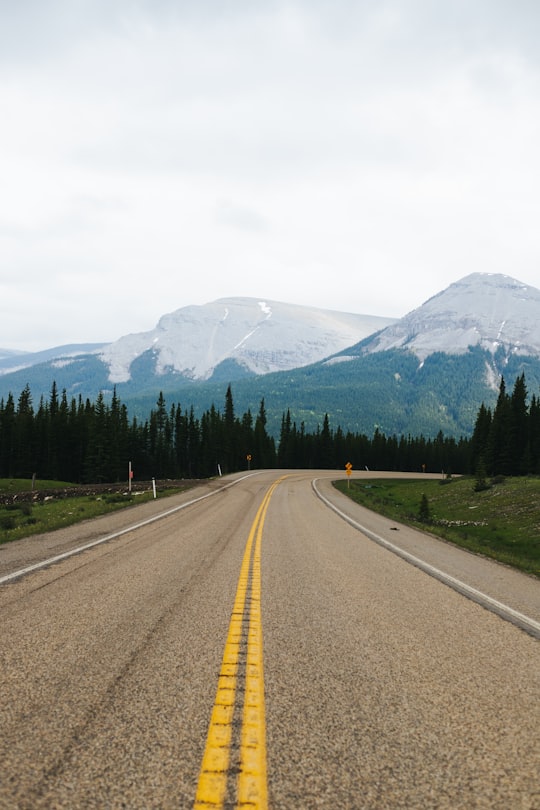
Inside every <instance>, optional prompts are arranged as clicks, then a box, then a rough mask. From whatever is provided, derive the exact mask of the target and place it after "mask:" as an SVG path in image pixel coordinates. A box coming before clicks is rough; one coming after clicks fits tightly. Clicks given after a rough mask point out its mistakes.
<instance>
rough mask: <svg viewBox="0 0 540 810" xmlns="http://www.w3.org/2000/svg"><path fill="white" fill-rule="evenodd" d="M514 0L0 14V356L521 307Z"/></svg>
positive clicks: (522, 7)
mask: <svg viewBox="0 0 540 810" xmlns="http://www.w3.org/2000/svg"><path fill="white" fill-rule="evenodd" d="M539 31H540V3H538V0H452V2H445V3H443V2H440V0H378V1H377V2H373V0H297V2H287V0H265V2H261V1H260V0H230V1H227V0H112V2H111V0H17V2H16V3H8V2H7V0H1V2H0V110H1V124H0V347H2V348H5V349H14V350H25V351H37V350H39V349H45V348H51V347H55V346H60V345H64V344H69V343H89V342H110V341H114V340H116V339H118V338H119V337H121V336H122V335H125V334H130V333H136V332H142V331H147V330H150V329H153V328H154V327H155V325H156V324H157V322H158V320H159V318H160V317H161V316H162V315H164V314H166V313H169V312H173V311H174V310H177V309H180V308H181V307H185V306H189V305H192V304H204V303H208V302H210V301H214V300H216V299H218V298H223V297H229V296H250V297H256V298H259V299H260V300H274V301H284V302H287V303H295V304H301V305H305V306H312V307H321V308H324V309H334V310H341V311H344V312H354V313H358V314H370V315H382V316H386V317H396V318H399V317H401V316H403V315H405V314H406V313H407V312H409V311H410V310H412V309H414V308H416V307H417V306H420V305H421V304H422V303H423V302H424V301H425V300H427V299H428V298H430V297H431V296H432V295H435V294H436V293H438V292H440V291H441V290H443V289H445V288H446V287H447V286H448V285H449V284H451V283H453V282H455V281H458V280H459V279H461V278H463V277H464V276H466V275H468V274H469V273H473V272H486V273H504V274H506V275H509V276H512V277H513V278H516V279H518V280H520V281H523V282H524V283H525V284H530V285H532V286H536V287H540V240H539V239H538V234H539V223H540V192H539V182H540V148H539V144H540V49H539V48H538V32H539Z"/></svg>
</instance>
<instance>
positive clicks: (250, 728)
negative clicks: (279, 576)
mask: <svg viewBox="0 0 540 810" xmlns="http://www.w3.org/2000/svg"><path fill="white" fill-rule="evenodd" d="M282 480H283V478H279V479H278V480H277V481H274V483H273V484H272V486H271V487H270V488H269V490H268V492H267V493H266V495H265V496H264V498H263V500H262V503H261V505H260V507H259V509H258V510H257V514H256V516H255V520H254V521H253V524H252V526H251V529H250V532H249V535H248V539H247V542H246V547H245V550H244V556H243V559H242V565H241V568H240V576H239V579H238V586H237V590H236V596H235V600H234V605H233V609H232V614H231V621H230V625H229V631H228V634H227V641H226V643H225V650H224V653H223V659H222V663H221V670H220V673H219V678H218V686H217V691H216V699H215V702H214V707H213V709H212V714H211V717H210V725H209V728H208V735H207V740H206V748H205V751H204V755H203V759H202V764H201V770H200V775H199V783H198V787H197V794H196V797H195V804H194V810H220V808H223V806H224V802H225V800H226V799H227V790H228V788H229V786H230V780H229V777H230V775H231V773H230V771H231V765H232V764H233V763H231V748H232V744H233V718H234V714H235V706H236V702H237V697H238V696H239V694H240V690H239V689H238V688H237V687H238V678H239V676H240V675H241V674H242V673H241V672H240V671H239V670H240V655H241V651H242V644H243V626H244V621H245V615H244V614H245V612H246V610H247V612H248V613H249V626H248V633H247V655H246V667H245V692H244V704H243V708H242V729H241V733H240V741H239V745H240V756H239V773H238V779H237V785H236V808H237V810H238V809H239V808H248V807H249V808H253V810H265V809H266V807H267V804H268V794H267V780H266V723H265V707H264V673H263V638H262V622H261V545H262V534H263V527H264V521H265V518H266V512H267V511H268V506H269V503H270V499H271V497H272V495H273V493H274V490H275V489H276V487H277V486H278V485H279V484H280V482H281V481H282ZM252 552H253V553H252ZM250 579H251V589H250ZM248 595H250V599H249V600H248ZM248 602H249V603H248Z"/></svg>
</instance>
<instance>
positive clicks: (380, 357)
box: [0, 273, 540, 437]
mask: <svg viewBox="0 0 540 810" xmlns="http://www.w3.org/2000/svg"><path fill="white" fill-rule="evenodd" d="M539 325H540V291H539V290H537V289H536V288H534V287H530V286H527V285H524V284H522V283H521V282H519V281H516V280H515V279H512V278H509V277H508V276H505V275H498V274H486V273H474V274H472V275H469V276H467V277H465V278H463V279H461V280H460V281H457V282H456V283H454V284H451V285H450V286H449V287H448V288H447V289H445V290H443V291H442V292H440V293H439V294H438V295H436V296H434V297H433V298H431V299H429V300H427V301H426V302H425V303H424V304H422V305H421V306H420V307H418V308H417V309H415V310H413V311H412V312H410V313H408V314H407V315H405V316H404V317H403V318H401V319H400V320H399V321H391V319H384V318H374V317H371V318H370V317H369V316H363V315H356V316H355V315H351V314H343V313H336V312H327V311H324V310H313V309H309V308H305V307H296V306H293V305H289V304H279V303H276V302H269V301H266V302H260V301H258V300H257V299H246V298H240V299H238V298H230V299H222V300H220V301H216V302H214V303H212V304H208V305H205V306H203V307H186V308H184V309H180V310H178V311H177V312H174V313H172V314H171V315H165V316H163V318H161V320H160V321H159V323H158V325H157V326H156V328H155V329H154V330H151V331H150V332H146V333H142V334H139V335H127V336H126V337H124V338H121V339H120V340H119V341H116V342H115V343H112V344H108V345H106V346H104V347H102V348H100V349H99V350H97V351H95V352H91V353H88V354H83V355H77V356H72V357H69V358H64V359H61V358H58V357H57V358H56V359H54V360H53V361H49V362H47V363H40V364H38V365H36V366H32V367H31V368H26V369H25V370H24V371H19V372H16V373H10V374H4V375H3V376H0V397H5V396H6V395H7V392H8V391H11V392H13V393H14V395H15V396H17V394H18V393H19V392H20V391H22V389H23V388H24V386H25V385H26V383H28V384H29V385H30V389H31V391H32V396H33V400H34V402H36V401H37V400H38V398H39V396H40V395H44V396H45V397H47V396H48V394H49V393H50V390H51V385H52V381H53V380H55V381H56V384H57V387H58V390H60V391H61V390H62V389H64V388H65V389H66V392H67V394H68V396H70V397H71V396H77V395H79V394H81V395H82V396H83V397H90V398H95V397H96V396H97V394H98V393H99V391H103V392H104V393H106V394H107V392H111V391H112V387H113V385H115V386H116V389H117V393H118V396H119V397H120V399H121V401H122V402H123V403H125V404H126V405H127V407H128V410H129V413H130V415H132V416H133V415H135V416H137V417H138V418H143V419H145V418H146V417H147V416H148V414H149V412H150V410H151V409H152V408H155V406H156V400H157V397H158V394H159V392H160V391H162V392H163V394H164V396H165V397H166V401H167V402H168V403H169V404H172V402H175V403H180V404H181V406H182V408H183V409H184V410H186V409H188V408H189V407H190V406H191V405H193V407H194V409H195V413H196V414H200V413H202V412H203V411H205V410H206V409H208V408H209V407H210V406H211V405H212V404H215V405H216V407H218V408H222V406H223V403H224V400H225V392H226V388H227V385H228V384H229V383H231V382H232V384H233V395H234V403H235V412H236V413H237V414H238V415H240V414H242V413H245V412H246V411H247V410H248V409H249V410H250V411H251V413H253V414H254V413H256V412H257V411H258V409H259V405H260V401H261V399H263V398H264V400H265V407H266V412H267V417H268V430H269V431H270V432H271V433H272V434H273V435H275V436H277V437H278V436H279V431H280V424H281V419H282V416H283V414H284V412H286V411H287V409H288V410H289V411H290V415H291V419H292V421H294V422H296V424H297V426H298V427H299V428H300V426H301V425H302V424H304V426H305V428H306V429H307V430H315V429H316V428H317V425H322V424H323V420H324V417H325V414H328V416H329V418H330V424H331V427H332V428H334V429H336V428H337V427H338V426H340V427H341V428H342V429H343V431H344V432H347V431H348V430H350V431H352V432H355V433H365V434H366V435H368V436H371V435H373V432H374V431H375V430H376V429H378V430H380V431H381V432H383V433H385V434H386V435H392V434H396V435H401V434H405V435H407V434H411V435H416V436H418V435H420V434H423V435H424V436H426V437H428V436H435V435H437V433H438V432H439V431H440V430H442V431H443V432H444V434H445V435H454V436H456V437H459V436H461V435H469V434H470V433H471V431H472V429H473V426H474V421H475V418H476V415H477V413H478V409H479V407H480V404H481V403H482V402H485V403H486V405H487V406H492V405H494V403H495V401H496V397H497V392H498V387H499V384H500V378H501V375H504V377H505V379H506V381H507V386H508V387H509V386H511V385H513V383H514V381H515V378H516V377H517V376H518V375H520V374H521V373H522V372H524V373H525V376H526V382H527V388H528V390H529V392H530V393H531V394H533V393H534V394H536V395H537V396H538V395H539V394H540V327H539Z"/></svg>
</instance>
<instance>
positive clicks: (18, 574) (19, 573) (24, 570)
mask: <svg viewBox="0 0 540 810" xmlns="http://www.w3.org/2000/svg"><path fill="white" fill-rule="evenodd" d="M252 475H260V472H253V473H250V475H243V476H242V477H241V478H236V479H235V480H234V481H231V482H230V483H228V484H225V485H224V486H222V487H219V489H214V490H212V492H207V493H206V495H200V496H199V497H198V498H193V500H191V501H187V503H183V504H181V505H180V506H174V507H173V508H172V509H167V510H166V511H165V512H160V513H159V514H158V515H154V516H153V517H151V518H147V519H146V520H141V521H140V522H139V523H134V524H133V525H132V526H128V527H127V528H125V529H120V530H119V531H117V532H113V533H112V534H108V535H106V536H105V537H100V538H99V540H93V541H92V542H91V543H86V544H85V545H84V546H77V548H72V549H70V550H69V551H65V552H64V553H63V554H57V555H56V556H55V557H49V558H48V559H47V560H41V562H38V563H34V564H33V565H29V566H27V567H26V568H20V569H19V570H18V571H12V572H11V574H5V575H4V576H3V577H0V585H4V584H5V583H6V582H11V581H12V580H14V579H19V578H20V577H23V576H25V575H26V574H30V573H31V572H32V571H39V570H40V569H41V568H47V566H49V565H53V564H54V563H57V562H60V561H61V560H66V559H67V558H68V557H73V556H74V555H75V554H81V553H82V552H83V551H88V549H89V548H94V546H100V545H101V544H102V543H108V542H109V541H110V540H114V539H115V538H117V537H122V535H124V534H128V532H133V531H135V530H136V529H141V528H142V527H143V526H148V524H149V523H155V521H156V520H161V519H162V518H166V517H168V516H169V515H173V514H174V513H175V512H179V511H180V510H181V509H187V507H188V506H193V504H194V503H198V502H199V501H204V500H206V498H211V497H212V496H213V495H217V494H218V492H223V490H225V489H229V487H233V486H235V484H238V483H239V482H240V481H244V480H245V479H246V478H250V477H251V476H252Z"/></svg>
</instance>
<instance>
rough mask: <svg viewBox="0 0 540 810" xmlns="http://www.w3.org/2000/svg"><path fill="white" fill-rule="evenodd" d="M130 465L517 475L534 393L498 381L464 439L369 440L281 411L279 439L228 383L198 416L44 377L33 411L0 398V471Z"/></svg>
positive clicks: (538, 446) (530, 469) (537, 467)
mask: <svg viewBox="0 0 540 810" xmlns="http://www.w3.org/2000/svg"><path fill="white" fill-rule="evenodd" d="M130 462H131V465H132V469H133V471H134V475H135V477H136V478H137V479H139V480H149V479H150V478H159V479H166V478H169V479H178V478H207V477H211V476H213V475H216V474H219V473H223V474H225V473H230V472H236V471H239V470H242V469H246V468H252V469H256V468H258V469H262V468H274V467H278V468H285V469H295V468H297V469H301V468H305V469H343V467H344V465H345V464H346V463H347V462H349V463H350V464H352V466H353V468H354V469H366V468H367V469H370V470H376V469H385V470H395V471H399V472H406V471H422V470H424V471H426V472H440V473H441V474H443V475H444V474H447V475H448V474H452V473H467V472H469V473H477V472H478V469H480V470H481V471H482V472H483V471H485V474H486V475H492V476H493V475H518V474H529V473H533V474H537V473H540V400H539V399H538V397H536V396H533V397H532V399H531V402H530V404H528V402H527V389H526V385H525V376H524V374H522V375H521V376H520V377H518V379H517V380H516V383H515V386H514V390H513V392H512V394H508V393H507V392H506V386H505V382H504V379H502V381H501V386H500V390H499V396H498V400H497V405H496V407H495V408H494V410H493V412H491V410H490V409H488V408H486V407H485V405H484V404H482V405H481V407H480V409H479V411H478V415H477V419H476V423H475V428H474V432H473V435H472V437H470V438H460V439H455V438H453V437H447V436H444V435H443V433H442V431H440V432H439V433H438V434H437V436H436V437H435V438H426V437H424V436H417V437H413V436H410V435H409V436H400V437H398V436H385V435H384V433H382V432H380V431H379V430H378V429H376V430H375V432H374V434H373V436H372V437H368V436H367V435H365V434H359V433H351V432H347V433H345V432H344V431H343V430H342V429H341V428H340V427H339V426H338V427H337V428H336V429H333V428H331V426H330V423H329V418H328V415H326V416H325V418H324V420H323V424H322V426H318V427H317V429H316V430H315V431H307V430H306V428H305V425H304V423H301V424H300V425H297V424H296V422H295V421H294V420H293V419H292V418H291V413H290V410H287V411H286V412H285V413H284V414H283V417H282V420H281V429H280V433H279V438H278V440H277V442H276V440H275V439H274V437H272V436H271V435H269V433H268V431H267V419H266V409H265V401H264V399H262V400H261V402H260V407H259V410H258V412H257V414H255V416H254V415H253V414H252V413H251V411H249V410H248V411H246V412H245V413H244V414H243V415H242V416H237V415H236V413H235V408H234V402H233V395H232V390H231V386H229V387H228V389H227V392H226V395H225V402H224V407H223V410H219V409H217V408H216V407H215V406H214V405H212V406H211V407H210V408H209V409H208V410H207V411H205V412H204V413H203V414H202V416H200V417H198V416H196V415H195V413H194V409H193V407H191V408H189V409H188V410H183V409H182V407H181V406H180V404H176V403H173V404H172V405H170V406H168V405H167V403H166V401H165V398H164V396H163V393H160V394H159V397H158V399H157V402H156V406H155V408H153V409H152V410H151V411H150V415H149V417H148V418H147V419H145V420H144V421H143V420H139V419H137V418H136V417H134V418H132V419H130V418H129V415H128V410H127V407H126V405H125V404H123V403H122V402H121V401H120V399H119V398H118V397H117V395H116V390H115V391H113V393H112V397H111V399H110V401H106V400H105V397H104V395H103V393H100V394H99V395H98V397H97V399H96V401H95V402H90V400H89V399H86V400H83V398H82V397H81V396H79V397H78V398H76V397H73V398H71V400H68V397H67V394H66V391H65V390H63V391H62V392H61V393H59V392H58V390H57V386H56V383H53V385H52V388H51V392H50V396H49V398H48V399H45V398H44V397H41V399H40V402H39V404H38V406H37V408H34V405H33V402H32V395H31V391H30V388H29V386H26V387H25V388H24V390H23V391H22V392H21V394H20V396H19V398H18V400H17V401H15V399H14V397H13V395H12V394H10V395H9V396H8V397H7V399H6V400H5V401H4V399H2V400H0V478H30V477H32V476H33V475H36V476H38V477H39V478H41V479H44V480H62V481H70V482H73V483H100V482H119V481H123V480H125V479H126V478H127V475H128V465H129V463H130Z"/></svg>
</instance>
